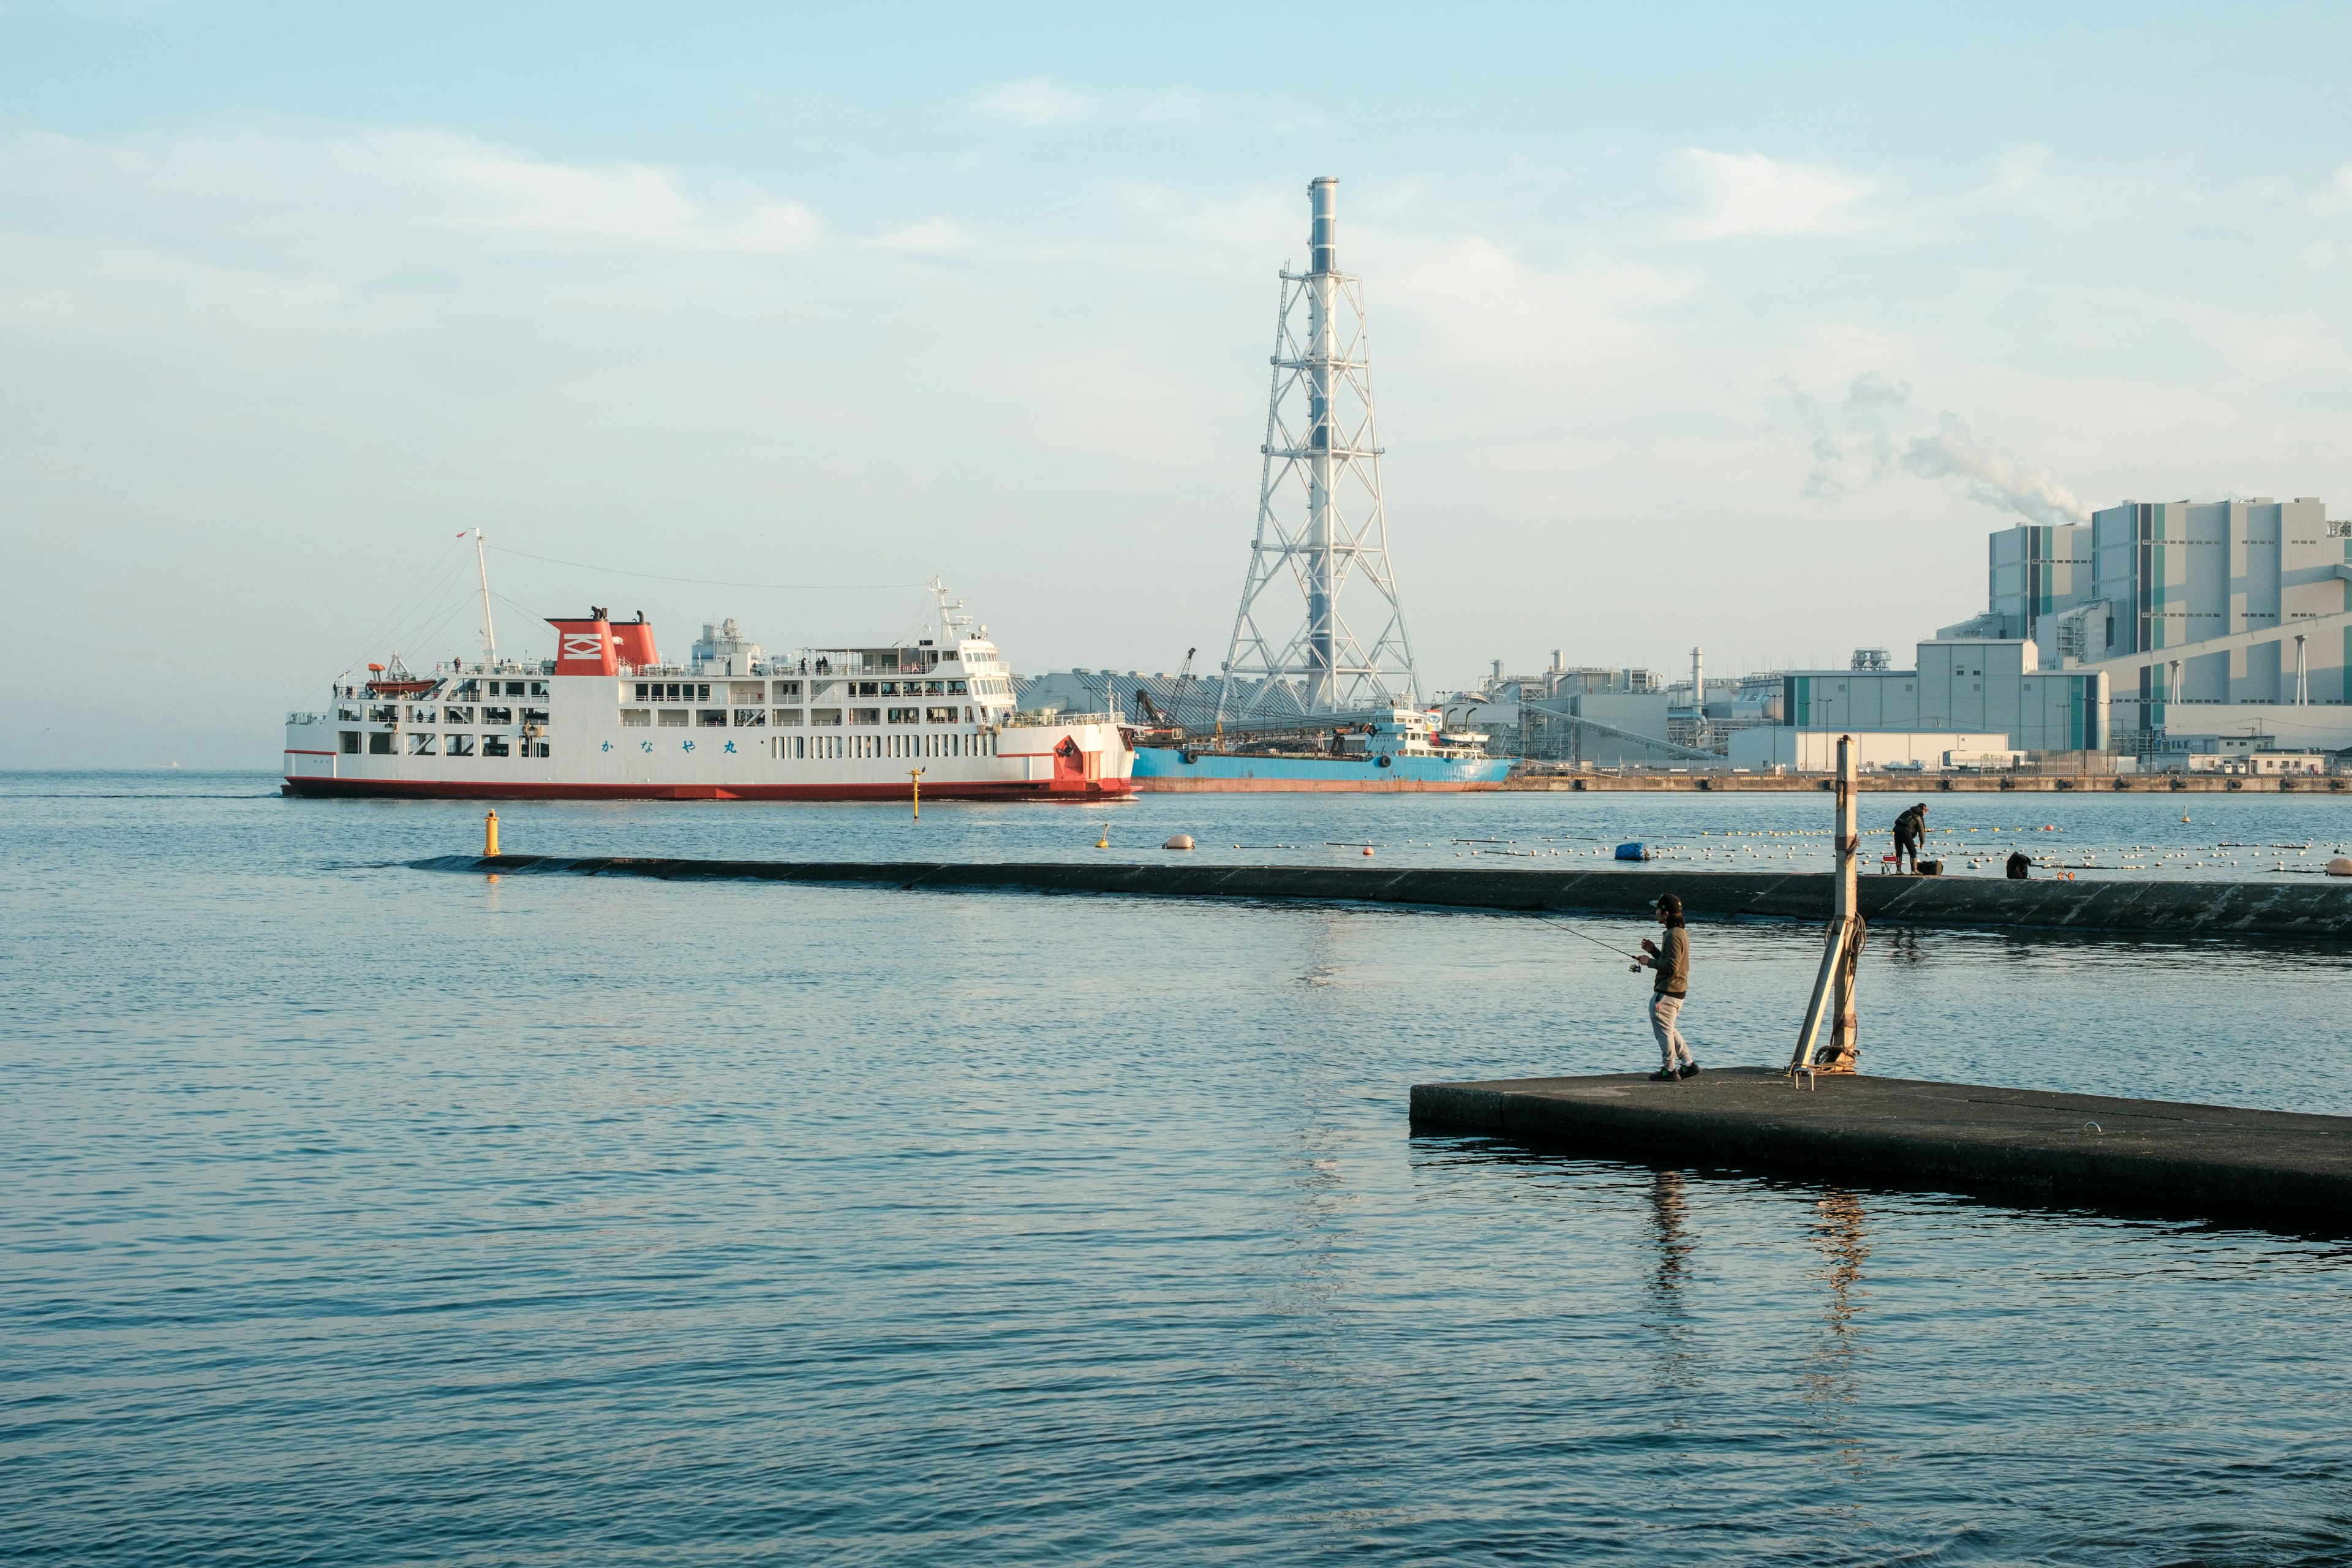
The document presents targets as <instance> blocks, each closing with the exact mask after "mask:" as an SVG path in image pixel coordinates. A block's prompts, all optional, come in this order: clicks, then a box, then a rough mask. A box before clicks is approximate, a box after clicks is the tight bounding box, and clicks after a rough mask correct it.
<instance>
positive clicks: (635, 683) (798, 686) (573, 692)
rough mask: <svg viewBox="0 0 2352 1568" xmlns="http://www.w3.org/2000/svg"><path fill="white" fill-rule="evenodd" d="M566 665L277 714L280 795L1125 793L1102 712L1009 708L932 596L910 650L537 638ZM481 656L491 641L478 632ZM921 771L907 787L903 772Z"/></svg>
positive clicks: (403, 688) (580, 634)
mask: <svg viewBox="0 0 2352 1568" xmlns="http://www.w3.org/2000/svg"><path fill="white" fill-rule="evenodd" d="M548 624H549V625H551V626H553V627H554V628H555V630H556V638H557V648H558V657H557V658H553V659H550V660H544V661H540V660H530V661H517V660H513V659H500V658H497V657H496V656H495V655H494V654H486V656H485V657H484V658H482V659H480V660H478V661H476V660H457V661H452V662H450V663H447V664H445V665H441V666H438V667H436V668H435V669H434V670H433V672H432V673H431V674H429V675H411V674H409V673H408V672H407V671H405V670H404V669H401V668H398V663H397V660H396V659H395V660H394V662H393V665H392V666H391V667H390V668H385V667H383V666H378V665H373V664H372V665H370V666H369V667H368V671H369V673H368V677H367V679H363V680H359V679H341V680H339V681H338V682H337V683H336V684H335V685H334V687H333V688H332V690H331V700H330V701H329V704H328V706H327V708H326V709H325V710H323V711H319V712H297V713H289V715H288V716H287V722H286V772H285V785H284V788H285V793H287V794H288V795H428V796H438V797H443V798H465V799H490V800H505V799H516V798H538V799H573V800H585V799H618V800H885V799H901V800H903V799H905V798H907V797H908V795H909V794H910V792H911V790H912V789H913V787H914V786H915V784H917V783H918V782H919V784H920V786H921V791H922V794H923V795H924V796H925V797H926V798H929V799H934V800H977V799H1032V800H1037V799H1042V800H1069V801H1080V800H1099V799H1102V798H1104V797H1107V796H1120V795H1130V794H1132V793H1133V792H1134V789H1135V784H1134V782H1133V773H1134V754H1133V752H1130V751H1129V748H1128V744H1127V740H1126V736H1125V734H1124V733H1123V732H1122V731H1121V729H1120V724H1119V719H1118V715H1116V714H1111V713H1099V714H1076V715H1073V714H1066V713H1055V714H1051V715H1037V716H1031V715H1026V714H1022V713H1019V712H1016V711H1015V703H1014V700H1013V680H1012V671H1011V670H1010V669H1009V668H1007V667H1006V665H1005V664H1004V662H1003V658H1001V657H1000V656H999V654H998V652H997V649H996V647H995V645H994V644H993V643H992V642H990V641H989V640H988V637H987V635H986V633H987V628H986V627H984V626H982V627H977V628H975V627H974V626H972V625H971V620H970V618H969V617H967V616H962V615H961V614H960V613H958V610H957V607H956V606H955V605H952V604H950V602H949V601H948V600H947V598H946V596H945V595H944V594H943V593H942V595H941V596H940V622H939V627H938V634H937V635H936V636H934V637H922V638H919V639H918V640H917V641H916V642H915V643H914V644H913V646H911V647H836V648H809V649H804V650H802V651H800V652H797V653H794V654H793V655H792V656H791V657H790V658H761V657H759V650H758V649H757V648H756V647H752V646H751V645H750V644H748V643H745V642H742V641H741V640H740V638H736V637H733V636H732V633H733V630H734V625H733V623H732V622H729V623H728V624H727V630H728V633H729V634H730V635H729V637H727V638H726V639H725V640H724V641H723V642H719V643H711V644H707V645H704V646H701V647H698V650H697V651H698V652H708V653H709V654H710V655H711V657H709V658H697V659H695V660H693V661H691V662H689V663H688V664H684V665H678V664H665V663H663V662H662V661H661V658H660V656H659V654H658V653H657V652H656V648H655V646H654V636H653V627H652V626H649V625H647V624H646V622H645V620H644V619H643V617H642V616H640V617H639V618H638V619H637V620H635V621H634V622H621V623H617V624H616V623H614V622H613V621H612V620H611V619H610V618H609V617H608V616H606V614H605V612H604V611H603V610H602V609H597V610H593V611H592V612H591V613H590V614H589V615H588V616H583V617H582V618H580V619H577V620H555V619H551V620H550V621H549V623H548ZM484 640H485V643H486V645H487V644H488V630H487V621H486V626H485V637H484ZM918 770H919V781H918V779H917V778H916V777H915V776H913V775H916V774H917V773H918Z"/></svg>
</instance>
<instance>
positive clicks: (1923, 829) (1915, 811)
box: [1895, 805, 1927, 844]
mask: <svg viewBox="0 0 2352 1568" xmlns="http://www.w3.org/2000/svg"><path fill="white" fill-rule="evenodd" d="M1926 836H1927V813H1926V812H1924V811H1922V810H1920V809H1919V808H1918V807H1917V806H1916V805H1915V806H1913V807H1912V808H1911V809H1910V810H1908V811H1906V812H1905V813H1904V814H1903V815H1902V816H1898V817H1896V818H1895V837H1897V838H1899V839H1902V840H1903V841H1904V842H1905V843H1906V844H1916V843H1918V842H1919V840H1920V839H1921V838H1923V837H1926Z"/></svg>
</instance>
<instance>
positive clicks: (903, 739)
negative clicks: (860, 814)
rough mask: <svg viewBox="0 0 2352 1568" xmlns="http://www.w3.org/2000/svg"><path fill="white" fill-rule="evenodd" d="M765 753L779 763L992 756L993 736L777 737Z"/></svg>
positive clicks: (958, 733) (974, 733)
mask: <svg viewBox="0 0 2352 1568" xmlns="http://www.w3.org/2000/svg"><path fill="white" fill-rule="evenodd" d="M768 753H769V755H771V756H772V757H774V758H775V759H776V760H777V761H778V762H780V763H807V762H817V763H824V762H839V761H843V760H845V759H855V758H883V757H898V758H910V757H992V756H994V755H996V737H995V736H993V735H991V734H986V733H983V732H980V731H947V732H942V733H938V734H930V735H778V736H776V737H775V738H774V739H773V740H772V741H770V742H768Z"/></svg>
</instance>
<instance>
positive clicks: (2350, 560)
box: [1938, 496, 2352, 756]
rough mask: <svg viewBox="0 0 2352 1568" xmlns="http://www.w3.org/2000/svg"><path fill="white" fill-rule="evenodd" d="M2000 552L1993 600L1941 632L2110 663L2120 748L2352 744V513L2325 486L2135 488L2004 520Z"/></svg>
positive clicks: (2057, 665) (2091, 664)
mask: <svg viewBox="0 0 2352 1568" xmlns="http://www.w3.org/2000/svg"><path fill="white" fill-rule="evenodd" d="M1989 578H1990V595H1989V604H1988V607H1987V610H1986V613H1985V614H1984V615H1982V616H1977V617H1976V618H1975V619H1973V620H1970V621H1967V622H1964V623H1962V624H1961V625H1959V626H1949V627H1947V628H1945V630H1944V631H1943V632H1942V633H1940V634H1938V635H1939V636H1940V637H1951V638H1969V637H1978V638H1981V637H1996V638H2021V639H2024V640H2026V641H2029V642H2031V643H2032V645H2033V647H2034V648H2035V650H2036V653H2037V654H2038V656H2039V658H2040V661H2041V664H2042V668H2049V669H2062V668H2063V669H2065V670H2068V671H2075V670H2080V671H2083V672H2085V673H2092V672H2095V673H2098V674H2101V675H2104V676H2105V677H2106V678H2107V680H2108V684H2109V688H2110V692H2111V702H2112V707H2111V710H2110V726H2111V729H2112V731H2113V734H2114V736H2115V742H2116V749H2117V750H2118V751H2122V752H2134V753H2137V754H2139V755H2142V756H2150V755H2158V754H2162V753H2165V752H2177V751H2179V750H2180V749H2181V747H2180V745H2179V742H2183V741H2189V742H2191V744H2190V748H2189V749H2191V750H2209V751H2210V749H2211V747H2212V746H2216V745H2218V743H2219V742H2220V740H2221V738H2223V737H2229V736H2242V735H2249V734H2253V733H2257V732H2263V733H2272V734H2274V735H2276V736H2277V738H2278V741H2279V743H2281V744H2284V745H2288V746H2301V747H2319V748H2325V749H2328V750H2340V749H2342V748H2344V747H2346V746H2352V522H2337V521H2329V520H2328V518H2327V516H2326V507H2325V505H2323V504H2322V502H2321V501H2320V500H2318V499H2317V498H2315V497H2309V496H2305V497H2300V498H2298V499H2296V500H2290V501H2278V500H2271V499H2269V498H2267V497H2262V496H2257V497H2255V498H2253V499H2252V500H2229V501H2209V502H2190V501H2156V502H2150V501H2126V502H2124V503H2123V504H2122V505H2119V506H2112V507H2108V508H2105V510H2100V511H2095V512H2094V513H2092V514H2091V521H2089V522H2087V523H2082V524H2076V525H2071V526H2064V527H2040V526H2020V527H2016V528H2010V529H2004V530H2001V531H1999V532H1996V533H1995V534H1993V535H1992V538H1991V542H1990V572H1989ZM2200 741H2201V742H2209V744H2208V745H2207V746H2205V747H2199V746H2197V745H2196V744H2195V742H2200Z"/></svg>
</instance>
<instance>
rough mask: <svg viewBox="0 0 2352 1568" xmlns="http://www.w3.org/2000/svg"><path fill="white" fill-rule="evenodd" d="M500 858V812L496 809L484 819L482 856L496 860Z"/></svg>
mask: <svg viewBox="0 0 2352 1568" xmlns="http://www.w3.org/2000/svg"><path fill="white" fill-rule="evenodd" d="M482 858H483V859H485V860H495V859H497V858H499V814H498V813H497V812H495V811H494V812H492V813H490V815H489V816H486V817H484V818H483V819H482Z"/></svg>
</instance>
